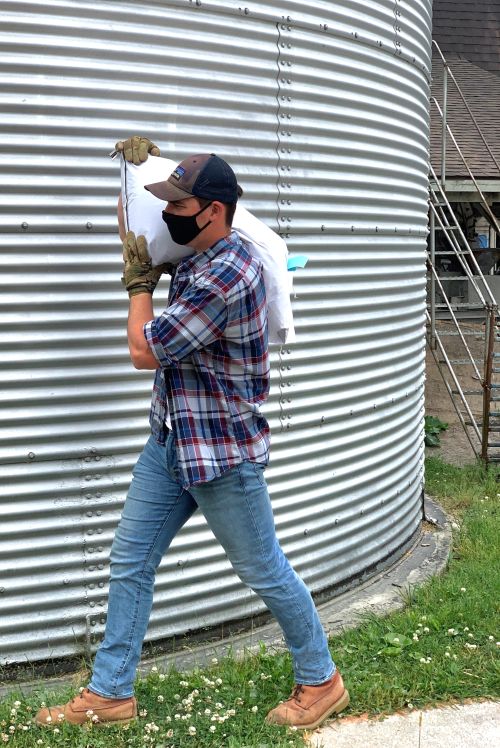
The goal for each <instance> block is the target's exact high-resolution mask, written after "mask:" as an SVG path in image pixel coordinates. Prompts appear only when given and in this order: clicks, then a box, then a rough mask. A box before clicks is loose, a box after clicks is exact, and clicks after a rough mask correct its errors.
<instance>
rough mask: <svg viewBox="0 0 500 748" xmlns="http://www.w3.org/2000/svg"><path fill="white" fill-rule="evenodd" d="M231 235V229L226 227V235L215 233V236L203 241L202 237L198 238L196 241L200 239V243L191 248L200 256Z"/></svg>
mask: <svg viewBox="0 0 500 748" xmlns="http://www.w3.org/2000/svg"><path fill="white" fill-rule="evenodd" d="M230 235H231V228H230V227H229V228H228V227H226V228H225V230H224V233H220V232H219V233H215V234H214V235H212V236H209V237H206V238H203V239H201V237H196V239H198V238H199V239H200V241H199V243H198V242H196V246H193V245H191V246H192V248H193V249H194V252H195V254H197V255H199V254H201V253H202V252H206V250H207V249H210V247H213V246H214V245H215V244H217V242H220V240H221V239H228V238H229V236H230ZM195 241H196V240H195Z"/></svg>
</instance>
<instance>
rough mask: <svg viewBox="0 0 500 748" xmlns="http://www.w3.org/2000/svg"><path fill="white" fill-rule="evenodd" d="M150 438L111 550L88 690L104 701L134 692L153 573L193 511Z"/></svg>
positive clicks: (166, 460) (172, 469)
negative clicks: (101, 631) (104, 611)
mask: <svg viewBox="0 0 500 748" xmlns="http://www.w3.org/2000/svg"><path fill="white" fill-rule="evenodd" d="M171 449H172V439H170V440H168V441H167V445H166V447H162V446H160V445H159V444H157V443H156V441H155V440H154V439H153V438H152V437H150V439H149V441H148V442H147V444H146V446H145V448H144V451H143V453H142V455H141V456H140V458H139V460H138V462H137V464H136V466H135V468H134V471H133V480H132V483H131V485H130V489H129V492H128V496H127V500H126V502H125V506H124V507H123V513H122V517H121V520H120V523H119V525H118V528H117V530H116V534H115V538H114V541H113V545H112V548H111V559H110V571H111V575H110V582H109V601H108V616H107V622H106V633H105V636H104V640H103V642H102V644H101V645H100V647H99V649H98V651H97V654H96V657H95V661H94V668H93V675H92V679H91V681H90V683H89V689H90V690H91V691H92V692H93V693H96V694H99V695H100V696H105V697H107V698H114V699H116V698H125V697H128V696H131V695H132V694H133V691H134V680H135V672H136V668H137V664H138V662H139V659H140V655H141V649H142V643H143V639H144V636H145V634H146V629H147V626H148V622H149V617H150V614H151V607H152V603H153V587H154V581H155V574H156V569H157V567H158V565H159V563H160V561H161V559H162V556H163V555H164V553H165V552H166V550H167V548H168V547H169V545H170V543H171V541H172V539H173V538H174V537H175V535H176V534H177V532H178V531H179V529H180V528H181V527H182V526H183V525H184V523H185V522H186V521H187V520H188V519H189V517H190V516H191V515H192V514H193V512H194V511H195V510H196V508H197V507H196V504H195V502H194V501H193V499H192V497H191V496H190V495H189V494H188V493H187V492H186V491H185V490H183V488H182V486H181V484H180V481H179V480H178V475H177V471H176V464H175V465H173V466H172V465H171V462H172V460H170V459H169V453H171Z"/></svg>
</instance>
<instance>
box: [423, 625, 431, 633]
mask: <svg viewBox="0 0 500 748" xmlns="http://www.w3.org/2000/svg"><path fill="white" fill-rule="evenodd" d="M429 631H430V628H429V627H428V626H424V632H425V633H426V634H428V633H429Z"/></svg>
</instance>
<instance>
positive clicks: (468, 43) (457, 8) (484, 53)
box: [432, 0, 500, 75]
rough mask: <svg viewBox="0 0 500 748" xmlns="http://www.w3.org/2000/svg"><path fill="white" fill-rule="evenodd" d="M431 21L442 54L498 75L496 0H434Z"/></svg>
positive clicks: (499, 10)
mask: <svg viewBox="0 0 500 748" xmlns="http://www.w3.org/2000/svg"><path fill="white" fill-rule="evenodd" d="M432 24H433V29H432V36H433V38H434V39H435V40H436V41H437V43H438V44H439V46H440V47H441V50H442V52H443V54H444V56H445V57H446V56H447V55H448V54H455V55H458V56H459V57H460V58H461V59H466V60H468V61H469V62H472V63H474V65H477V66H478V67H480V68H483V70H489V71H490V72H492V73H495V74H496V75H500V0H490V1H489V2H487V0H434V3H433V10H432Z"/></svg>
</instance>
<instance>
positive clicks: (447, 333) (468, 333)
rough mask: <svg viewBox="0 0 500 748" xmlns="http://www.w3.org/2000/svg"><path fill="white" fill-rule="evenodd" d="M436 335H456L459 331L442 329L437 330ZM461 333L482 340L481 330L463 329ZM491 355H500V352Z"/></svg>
mask: <svg viewBox="0 0 500 748" xmlns="http://www.w3.org/2000/svg"><path fill="white" fill-rule="evenodd" d="M438 335H439V337H442V336H443V335H453V336H456V337H458V336H459V335H460V333H459V332H447V331H446V330H443V331H441V330H438ZM462 335H476V336H477V339H478V340H484V333H482V332H469V331H464V332H462ZM493 355H495V356H499V357H500V353H498V354H497V353H495V354H493Z"/></svg>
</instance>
